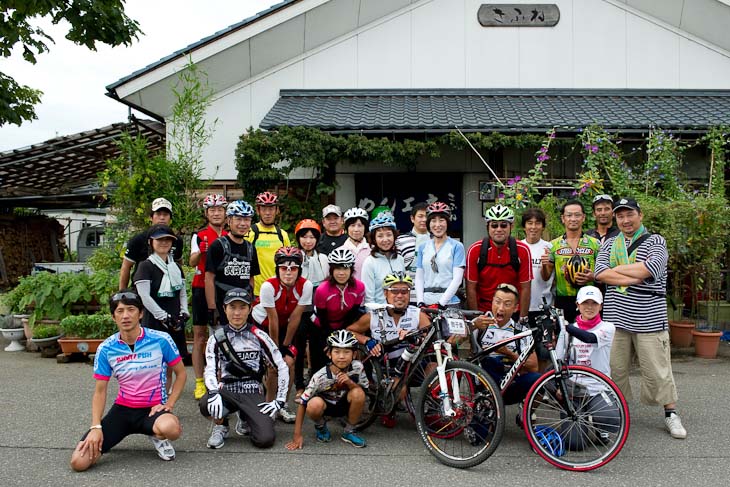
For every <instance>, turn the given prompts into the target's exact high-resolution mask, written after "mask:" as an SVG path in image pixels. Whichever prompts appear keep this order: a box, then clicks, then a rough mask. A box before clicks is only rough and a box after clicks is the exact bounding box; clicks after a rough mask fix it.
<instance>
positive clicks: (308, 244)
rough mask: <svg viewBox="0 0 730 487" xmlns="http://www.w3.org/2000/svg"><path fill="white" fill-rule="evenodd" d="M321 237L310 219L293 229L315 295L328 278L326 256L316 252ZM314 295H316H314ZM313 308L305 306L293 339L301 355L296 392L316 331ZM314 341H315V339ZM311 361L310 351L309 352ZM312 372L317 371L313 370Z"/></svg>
mask: <svg viewBox="0 0 730 487" xmlns="http://www.w3.org/2000/svg"><path fill="white" fill-rule="evenodd" d="M320 235H321V229H320V226H319V224H318V223H317V222H316V221H314V220H311V219H305V220H302V221H300V222H299V223H297V226H296V227H295V228H294V237H295V238H296V241H297V246H298V247H299V249H300V250H301V251H302V252H303V253H304V261H303V262H302V277H303V278H305V279H306V280H308V281H309V282H311V283H312V292H313V293H315V292H316V290H317V287H318V286H319V285H320V283H321V282H322V281H324V280H325V279H327V278H328V277H329V262H328V261H327V255H325V254H322V253H320V252H318V251H317V250H316V249H317V242H318V241H319V238H320ZM315 295H316V294H315ZM313 310H314V308H313V306H312V305H310V306H307V308H306V309H305V310H304V313H302V320H301V322H300V323H299V329H298V330H297V334H296V336H295V338H294V345H295V346H296V348H297V350H298V351H299V352H301V353H298V354H297V358H296V360H295V362H294V387H295V388H296V390H297V391H300V390H303V389H304V358H305V356H306V355H307V354H306V353H305V351H306V350H307V341H308V340H309V337H310V335H311V334H312V333H316V332H317V331H318V330H312V327H313V326H314V325H313V324H312V319H311V316H312V311H313ZM315 341H316V339H315ZM309 355H310V360H311V351H310V352H309ZM314 370H318V368H317V369H314Z"/></svg>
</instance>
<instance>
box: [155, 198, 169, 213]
mask: <svg viewBox="0 0 730 487" xmlns="http://www.w3.org/2000/svg"><path fill="white" fill-rule="evenodd" d="M162 209H165V210H167V211H169V212H170V214H172V203H170V202H169V201H167V200H166V199H165V198H157V199H155V201H153V202H152V213H154V212H156V211H158V210H162Z"/></svg>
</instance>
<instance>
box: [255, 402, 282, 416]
mask: <svg viewBox="0 0 730 487" xmlns="http://www.w3.org/2000/svg"><path fill="white" fill-rule="evenodd" d="M258 407H259V408H261V409H259V411H261V414H265V415H267V416H270V417H271V418H274V417H276V412H277V411H278V410H279V409H281V408H283V407H284V402H283V401H277V400H276V399H274V400H273V401H271V402H262V403H259V404H258Z"/></svg>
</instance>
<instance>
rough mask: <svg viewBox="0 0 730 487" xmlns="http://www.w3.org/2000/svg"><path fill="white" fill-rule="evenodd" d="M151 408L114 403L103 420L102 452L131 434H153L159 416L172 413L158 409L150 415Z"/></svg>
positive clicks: (82, 439) (85, 434)
mask: <svg viewBox="0 0 730 487" xmlns="http://www.w3.org/2000/svg"><path fill="white" fill-rule="evenodd" d="M150 409H152V408H130V407H127V406H120V405H119V404H114V405H113V406H112V407H111V408H110V409H109V412H108V413H106V416H104V418H103V419H102V420H101V431H102V433H103V434H104V440H103V442H102V444H101V452H102V453H106V452H108V451H109V450H111V449H112V448H113V447H114V446H115V445H117V444H118V443H119V442H120V441H122V440H123V439H124V438H126V437H127V436H129V435H147V436H153V435H154V432H153V430H152V428H153V426H154V424H155V421H157V418H159V417H160V416H162V415H163V414H172V413H171V412H169V411H158V412H157V413H155V414H153V415H152V416H150V415H149V414H150ZM89 431H91V430H89ZM89 431H87V432H86V433H84V435H83V436H82V437H81V441H84V440H85V439H86V436H87V435H88V434H89Z"/></svg>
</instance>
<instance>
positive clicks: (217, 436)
mask: <svg viewBox="0 0 730 487" xmlns="http://www.w3.org/2000/svg"><path fill="white" fill-rule="evenodd" d="M226 438H228V426H223V425H222V424H215V425H213V431H212V432H211V433H210V438H208V448H213V449H218V448H220V447H222V446H223V445H225V444H226Z"/></svg>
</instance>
